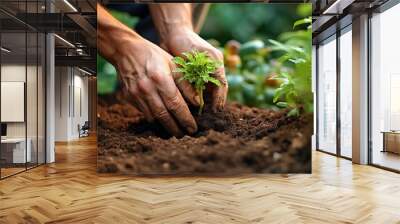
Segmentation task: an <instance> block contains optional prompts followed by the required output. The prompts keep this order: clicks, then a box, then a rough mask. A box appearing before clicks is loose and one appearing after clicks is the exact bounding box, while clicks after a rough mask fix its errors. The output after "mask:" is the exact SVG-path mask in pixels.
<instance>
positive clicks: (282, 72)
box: [269, 17, 313, 116]
mask: <svg viewBox="0 0 400 224" xmlns="http://www.w3.org/2000/svg"><path fill="white" fill-rule="evenodd" d="M311 23H312V20H311V17H307V18H305V19H302V20H299V21H296V22H295V24H294V28H298V27H299V26H307V27H306V29H305V30H304V29H302V30H297V31H293V32H290V33H284V34H282V36H281V38H280V39H281V41H280V42H278V41H275V40H269V42H270V43H271V44H272V45H273V47H272V51H279V52H283V55H282V56H280V57H279V58H278V60H277V65H276V67H275V68H274V70H275V72H276V74H277V76H276V77H275V78H274V79H276V80H280V81H281V82H282V84H281V85H280V86H279V88H277V89H276V92H275V96H274V100H273V102H274V103H276V105H277V106H279V107H282V108H289V109H290V111H289V113H288V116H298V115H299V114H300V111H301V109H303V110H304V111H305V112H312V110H313V95H312V92H311V48H312V47H311Z"/></svg>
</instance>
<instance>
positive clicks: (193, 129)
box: [187, 126, 197, 134]
mask: <svg viewBox="0 0 400 224" xmlns="http://www.w3.org/2000/svg"><path fill="white" fill-rule="evenodd" d="M187 129H188V132H189V134H194V133H196V131H197V127H196V126H195V127H192V126H189V127H188V128H187Z"/></svg>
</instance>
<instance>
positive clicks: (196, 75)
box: [173, 51, 221, 114]
mask: <svg viewBox="0 0 400 224" xmlns="http://www.w3.org/2000/svg"><path fill="white" fill-rule="evenodd" d="M183 55H184V56H185V58H183V57H175V58H174V59H173V61H174V63H175V64H177V65H178V67H177V68H176V69H175V71H174V72H177V73H181V74H182V77H181V78H180V79H179V81H182V80H187V81H188V82H189V83H190V84H192V85H193V86H194V88H195V89H196V91H197V93H198V94H199V97H200V107H199V114H201V112H202V111H203V107H204V98H203V90H204V89H205V88H206V86H205V85H206V84H207V83H208V82H210V83H212V84H214V85H216V86H220V85H221V83H220V82H219V81H218V80H217V79H215V78H213V77H212V76H210V75H211V74H212V73H214V72H215V71H216V70H217V68H218V67H220V66H221V64H220V63H219V62H218V61H215V60H213V59H212V58H210V57H209V56H208V55H207V53H206V52H198V51H193V52H187V53H183Z"/></svg>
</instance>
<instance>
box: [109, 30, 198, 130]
mask: <svg viewBox="0 0 400 224" xmlns="http://www.w3.org/2000/svg"><path fill="white" fill-rule="evenodd" d="M125 39H126V41H125V42H124V44H123V45H122V46H120V47H118V48H117V51H116V52H117V53H116V54H114V55H113V56H112V59H111V61H112V62H113V63H114V66H115V67H116V69H117V71H118V74H119V76H120V78H121V79H122V81H123V84H124V87H125V89H126V90H127V91H128V92H129V93H130V95H131V96H132V98H133V101H134V102H135V104H136V106H137V107H138V109H139V110H141V111H142V112H143V114H144V115H145V117H146V119H147V120H148V121H149V122H152V121H153V120H154V119H155V120H158V121H159V122H160V123H161V124H162V125H163V126H164V127H165V129H166V130H167V131H169V132H170V133H171V134H172V135H175V136H178V137H179V136H182V135H183V133H182V131H181V128H180V127H182V128H184V129H185V130H186V131H187V132H189V133H191V134H192V133H194V132H196V131H197V125H196V122H195V120H194V118H193V116H192V114H191V113H190V111H189V108H188V105H187V104H186V102H185V101H184V99H183V97H182V95H181V93H180V91H179V90H178V88H177V86H176V84H175V82H174V78H173V75H172V71H173V70H174V68H175V67H174V64H173V63H172V56H171V55H169V54H168V53H167V52H165V51H164V50H162V49H161V48H159V47H158V46H156V45H154V44H152V43H150V42H149V41H147V40H145V39H143V38H132V39H131V40H129V38H125ZM177 85H178V87H179V89H181V91H182V92H183V93H184V94H185V97H186V99H187V100H188V101H189V102H191V103H192V104H194V105H198V104H199V98H198V96H197V94H196V92H195V90H194V89H193V87H192V86H191V85H190V84H189V83H185V82H179V83H178V82H177Z"/></svg>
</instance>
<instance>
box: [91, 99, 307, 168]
mask: <svg viewBox="0 0 400 224" xmlns="http://www.w3.org/2000/svg"><path fill="white" fill-rule="evenodd" d="M118 99H119V97H117V98H116V100H115V101H116V102H112V103H110V101H109V100H105V101H104V100H100V103H99V130H98V171H99V172H113V173H114V172H116V173H124V174H138V175H146V174H180V175H188V174H213V175H214V174H229V175H231V174H242V173H310V172H311V134H312V115H307V116H304V115H303V116H300V117H287V116H286V112H287V111H272V110H265V109H258V108H250V107H247V106H242V105H239V104H235V103H230V104H228V105H227V106H226V108H225V110H224V111H221V112H217V113H212V112H211V111H209V110H207V108H206V110H205V111H204V113H203V115H201V116H198V117H195V119H196V121H197V124H198V127H199V131H198V132H197V133H196V134H195V135H193V136H184V137H183V138H180V139H177V138H175V137H170V136H168V134H167V133H166V132H165V130H163V128H162V127H161V126H160V125H157V123H154V124H149V123H147V122H145V120H144V119H143V117H142V116H141V114H140V112H138V111H137V110H136V109H135V108H134V107H132V106H131V105H130V104H129V103H128V102H120V101H119V100H118Z"/></svg>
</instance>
